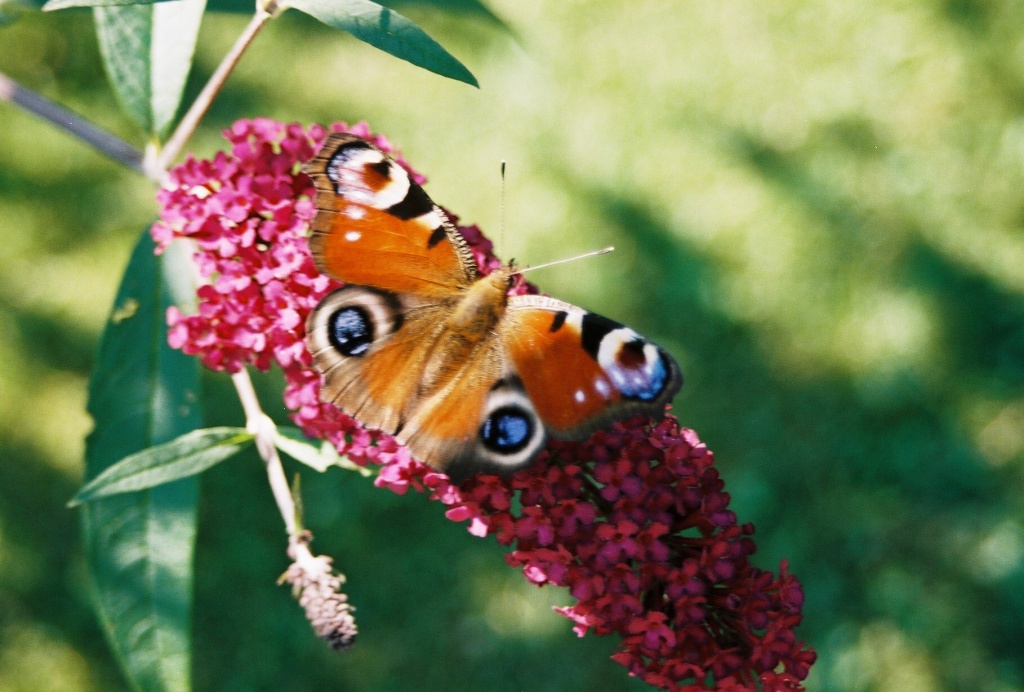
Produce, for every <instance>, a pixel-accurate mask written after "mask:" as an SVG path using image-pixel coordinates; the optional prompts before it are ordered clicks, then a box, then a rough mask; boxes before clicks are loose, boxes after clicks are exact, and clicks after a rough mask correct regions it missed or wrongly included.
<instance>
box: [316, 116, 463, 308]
mask: <svg viewBox="0 0 1024 692" xmlns="http://www.w3.org/2000/svg"><path fill="white" fill-rule="evenodd" d="M304 170H305V172H306V173H307V174H308V175H309V176H310V178H312V179H313V183H314V185H315V186H316V206H317V214H316V217H315V218H314V219H313V223H312V233H311V235H310V238H309V246H310V250H312V252H313V257H314V259H315V260H316V264H317V268H318V269H319V270H320V271H321V272H323V273H324V274H327V275H328V276H332V277H334V278H335V279H338V280H339V281H344V282H346V283H354V284H361V285H364V286H377V287H380V288H385V289H388V290H392V291H397V292H402V293H414V294H418V295H424V296H439V295H445V294H447V293H450V292H451V291H452V290H454V289H457V288H459V287H464V286H466V285H469V284H470V283H472V282H473V281H474V280H475V279H476V278H477V270H476V264H475V262H474V260H473V255H472V253H470V251H469V249H468V247H467V245H466V242H465V240H463V238H462V236H461V235H459V233H458V231H457V230H456V229H455V227H454V226H452V224H451V222H450V221H449V220H448V218H447V216H446V215H445V213H444V211H443V210H441V209H440V208H439V207H438V206H437V205H435V204H434V203H433V202H432V201H431V200H430V198H429V197H428V196H427V194H426V193H425V192H424V191H423V188H422V187H420V186H419V185H418V184H416V182H415V181H413V180H412V177H411V176H410V175H409V173H408V171H406V170H405V169H404V168H402V166H400V165H399V164H398V163H396V162H395V161H394V160H393V159H392V158H391V157H389V156H388V155H387V154H385V153H384V152H383V151H381V150H380V149H378V148H377V147H375V146H374V145H372V144H371V143H369V142H367V141H366V140H364V139H361V138H359V137H356V136H354V135H349V134H344V133H334V134H331V135H329V136H328V137H327V140H326V141H325V142H324V145H323V147H322V148H321V149H320V152H319V153H318V154H317V155H316V156H315V157H314V158H313V159H312V160H311V161H310V162H309V163H308V164H306V166H305V169H304Z"/></svg>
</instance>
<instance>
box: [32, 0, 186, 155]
mask: <svg viewBox="0 0 1024 692" xmlns="http://www.w3.org/2000/svg"><path fill="white" fill-rule="evenodd" d="M118 4H120V3H115V2H108V0H100V1H99V2H97V1H96V0H51V1H50V2H49V3H47V4H46V7H45V9H48V10H49V9H59V8H61V7H75V6H81V5H108V6H96V7H94V9H93V18H94V20H95V22H96V33H97V36H98V37H99V43H100V52H101V53H102V55H103V64H104V66H105V67H106V71H107V76H108V77H109V78H110V82H111V84H112V85H113V87H114V91H115V93H117V97H118V100H119V101H120V102H121V106H122V107H123V108H124V110H125V112H127V113H128V115H129V116H131V118H132V119H133V120H134V121H135V122H136V123H138V125H139V126H140V127H142V129H143V130H145V131H146V132H147V133H148V134H150V135H151V136H153V137H156V138H159V137H161V136H162V135H163V134H164V133H165V132H166V131H167V129H168V128H169V127H170V125H171V123H172V122H173V121H174V116H175V114H176V113H177V112H178V107H179V106H180V105H181V96H182V93H183V91H184V89H185V80H186V79H187V78H188V73H189V70H190V69H191V68H192V55H193V52H194V51H195V47H196V37H197V36H198V34H199V23H200V21H201V19H202V16H203V10H204V9H205V7H206V0H177V1H176V2H161V3H157V4H149V5H122V6H117V5H118Z"/></svg>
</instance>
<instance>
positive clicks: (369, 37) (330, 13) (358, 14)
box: [288, 0, 480, 87]
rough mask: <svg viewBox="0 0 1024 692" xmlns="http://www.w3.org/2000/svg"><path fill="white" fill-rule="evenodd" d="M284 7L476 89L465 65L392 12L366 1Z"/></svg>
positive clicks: (310, 0) (292, 1) (299, 1)
mask: <svg viewBox="0 0 1024 692" xmlns="http://www.w3.org/2000/svg"><path fill="white" fill-rule="evenodd" d="M288 4H289V5H290V6H291V7H294V8H295V9H297V10H300V11H302V12H305V13H306V14H308V15H310V16H312V17H314V18H316V19H318V20H320V21H321V22H323V23H324V24H327V25H328V26H333V27H334V28H335V29H341V30H342V31H347V32H348V33H350V34H352V35H353V36H355V37H356V38H358V39H359V40H360V41H365V42H366V43H369V44H370V45H371V46H374V47H375V48H380V49H381V50H382V51H384V52H385V53H390V54H391V55H393V56H395V57H396V58H401V59H402V60H407V61H409V62H411V63H412V64H413V65H417V66H419V67H422V68H424V69H426V70H430V71H431V72H434V73H436V74H439V75H441V76H442V77H448V78H450V79H455V80H458V81H460V82H465V83H466V84H470V85H472V86H475V87H478V86H480V85H479V84H478V83H477V81H476V77H474V76H473V73H471V72H470V71H469V70H467V69H466V66H465V65H463V64H462V63H461V62H459V61H458V60H456V59H455V58H454V57H452V55H451V54H450V53H449V52H448V51H446V50H445V49H444V48H442V47H441V46H440V45H439V44H438V43H437V41H435V40H434V39H432V38H430V36H428V35H427V34H426V32H425V31H423V30H422V29H420V28H419V27H418V26H416V25H415V24H413V23H412V22H410V21H409V20H408V19H406V18H405V17H403V16H402V15H400V14H398V13H397V12H395V11H394V10H389V9H388V8H386V7H383V6H381V5H378V4H377V3H375V2H370V0H288Z"/></svg>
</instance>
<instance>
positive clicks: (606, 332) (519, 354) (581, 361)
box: [501, 296, 682, 440]
mask: <svg viewBox="0 0 1024 692" xmlns="http://www.w3.org/2000/svg"><path fill="white" fill-rule="evenodd" d="M501 342H502V345H503V346H504V347H505V350H506V353H507V355H508V357H509V358H510V360H511V361H512V363H513V365H514V367H515V370H516V373H517V374H518V376H519V378H520V380H522V383H523V387H524V388H525V389H526V393H527V395H529V397H530V400H531V401H532V402H533V406H534V408H535V409H536V411H537V414H538V415H539V416H540V419H541V420H542V421H543V422H544V425H545V426H546V427H547V429H548V431H549V432H550V433H551V434H552V435H554V436H555V437H558V438H562V439H573V440H579V439H583V438H585V437H586V436H587V435H589V434H590V433H591V432H593V431H594V430H596V429H597V428H600V427H601V426H603V425H606V424H608V423H609V422H611V421H613V420H619V419H622V418H626V417H628V416H631V415H633V414H634V413H647V414H650V415H652V416H661V415H662V414H663V413H664V411H665V404H667V403H668V402H669V401H671V399H672V397H673V396H674V395H675V393H676V392H677V391H679V387H680V386H681V385H682V376H681V374H680V372H679V366H678V365H676V363H675V361H674V360H672V357H671V356H669V355H668V353H666V352H665V351H663V350H662V349H660V348H658V347H657V346H655V345H654V344H652V343H651V342H650V341H647V340H646V339H644V338H643V337H641V336H640V335H639V334H637V333H636V332H634V331H633V330H632V329H629V328H628V327H624V326H623V325H621V324H619V323H617V322H613V321H612V320H609V319H607V318H605V317H601V316H600V315H595V314H594V313H592V312H587V311H586V310H583V309H581V308H578V307H576V306H574V305H570V304H569V303H564V302H562V301H560V300H555V299H553V298H548V297H546V296H516V297H513V298H511V299H510V300H509V305H508V312H507V313H506V316H505V320H504V321H503V322H502V325H501Z"/></svg>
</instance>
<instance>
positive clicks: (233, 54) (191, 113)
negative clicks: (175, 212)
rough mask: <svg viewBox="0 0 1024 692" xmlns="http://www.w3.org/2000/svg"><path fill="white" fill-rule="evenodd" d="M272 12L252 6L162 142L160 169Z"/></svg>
mask: <svg viewBox="0 0 1024 692" xmlns="http://www.w3.org/2000/svg"><path fill="white" fill-rule="evenodd" d="M273 16H274V15H273V14H271V11H268V10H266V9H262V8H260V9H257V10H256V14H254V15H253V17H252V19H250V20H249V23H248V24H247V25H246V27H245V30H243V31H242V34H241V35H240V36H239V37H238V39H237V40H236V41H235V45H233V46H231V50H229V51H228V54H227V55H225V56H224V59H223V60H221V62H220V65H218V66H217V69H216V70H214V72H213V75H211V76H210V81H208V82H207V83H206V86H204V87H203V90H202V91H201V92H199V96H197V97H196V100H195V101H194V102H193V103H192V106H191V107H190V108H189V109H188V112H187V113H185V117H183V118H182V119H181V122H180V123H178V127H177V128H176V129H175V130H174V134H172V135H171V137H170V139H168V140H167V144H165V145H164V148H163V151H161V152H160V157H159V158H158V160H157V162H156V163H157V166H158V167H159V168H160V170H162V171H163V170H167V168H169V167H170V165H171V163H173V161H174V160H175V159H176V158H178V155H179V154H180V153H181V150H182V149H183V148H184V147H185V143H186V142H188V139H189V137H191V136H192V133H193V132H195V129H196V127H198V125H199V121H200V120H202V118H203V116H204V115H206V111H208V110H209V109H210V105H211V104H212V103H213V99H215V98H216V97H217V94H218V93H220V90H221V88H222V87H223V86H224V82H226V81H227V79H228V76H229V75H230V74H231V71H232V70H233V69H235V65H237V64H238V61H239V60H240V59H241V58H242V54H243V53H244V52H245V49H246V48H248V47H249V44H250V43H252V42H253V39H255V38H256V34H258V33H259V32H260V29H262V28H263V26H264V25H265V24H266V23H267V22H268V21H270V19H271V18H272V17H273Z"/></svg>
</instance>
